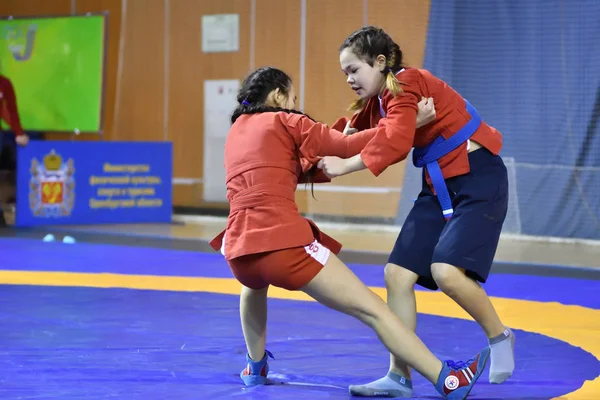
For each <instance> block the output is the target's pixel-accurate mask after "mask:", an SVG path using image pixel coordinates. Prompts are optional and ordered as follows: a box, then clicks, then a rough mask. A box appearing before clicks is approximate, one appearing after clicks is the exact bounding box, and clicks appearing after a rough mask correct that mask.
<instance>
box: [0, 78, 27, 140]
mask: <svg viewBox="0 0 600 400" xmlns="http://www.w3.org/2000/svg"><path fill="white" fill-rule="evenodd" d="M0 120H4V121H5V122H6V123H7V124H8V126H10V127H11V129H12V130H13V132H14V133H15V135H16V138H15V140H16V142H17V144H19V145H21V146H25V145H26V144H27V143H28V142H29V136H27V134H26V133H25V132H24V131H23V128H22V127H21V119H20V118H19V112H18V110H17V96H16V95H15V89H14V87H13V85H12V82H11V81H10V80H9V79H8V78H7V77H5V76H2V75H0ZM0 122H1V121H0Z"/></svg>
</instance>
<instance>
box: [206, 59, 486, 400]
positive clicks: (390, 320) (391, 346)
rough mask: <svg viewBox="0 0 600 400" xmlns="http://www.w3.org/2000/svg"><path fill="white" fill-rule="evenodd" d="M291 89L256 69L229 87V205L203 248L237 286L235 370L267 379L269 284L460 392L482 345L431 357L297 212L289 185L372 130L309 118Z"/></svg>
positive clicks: (336, 247) (249, 378)
mask: <svg viewBox="0 0 600 400" xmlns="http://www.w3.org/2000/svg"><path fill="white" fill-rule="evenodd" d="M294 93H295V92H294V88H293V85H292V81H291V79H290V78H289V76H288V75H286V74H285V73H284V72H283V71H281V70H278V69H275V68H270V67H266V68H260V69H258V70H256V71H254V72H253V73H251V74H250V75H249V76H248V77H247V78H246V79H245V80H244V82H243V84H242V87H241V89H240V91H239V93H238V102H239V106H238V107H237V108H236V110H235V111H234V112H233V114H232V117H231V121H232V126H231V129H230V131H229V133H228V136H227V140H226V143H225V170H226V186H227V199H228V201H229V205H230V212H229V216H228V219H227V227H226V229H225V230H224V231H223V232H221V233H220V234H219V235H218V236H217V237H215V238H214V239H213V240H212V241H211V246H212V247H213V248H214V249H215V250H219V249H220V250H221V252H222V254H223V255H224V257H225V259H226V260H227V262H228V264H229V266H230V268H231V270H232V272H233V275H234V276H235V277H236V279H237V280H238V281H239V282H240V283H241V284H242V285H243V286H242V292H241V295H240V318H241V323H242V331H243V333H244V339H245V341H246V347H247V349H248V353H247V355H246V360H247V366H246V368H245V369H244V370H243V371H242V372H241V373H240V377H241V378H242V380H243V382H244V383H245V384H246V385H248V386H252V385H261V384H265V383H266V382H267V374H268V371H269V366H268V363H267V361H268V357H269V356H272V355H271V354H270V353H269V352H268V351H267V350H266V324H267V291H268V288H269V286H270V285H274V286H277V287H280V288H284V289H287V290H292V291H296V290H299V291H302V292H304V293H306V294H308V295H309V296H310V297H312V298H313V299H315V300H317V301H318V302H320V303H321V304H324V305H325V306H327V307H330V308H332V309H334V310H337V311H340V312H343V313H345V314H348V315H351V316H353V317H355V318H357V319H359V320H360V321H362V322H363V323H365V324H366V325H368V326H369V327H371V328H372V329H373V330H375V332H376V333H377V335H378V337H379V338H380V339H381V341H382V342H383V344H384V345H385V346H386V347H387V349H388V350H389V351H390V352H391V353H392V354H394V356H395V357H397V358H398V359H399V360H404V362H406V363H407V364H408V365H411V367H412V368H414V369H415V370H417V371H419V372H420V373H421V374H423V375H424V376H425V377H426V378H427V379H428V380H429V381H430V382H432V383H433V384H434V385H435V386H436V388H437V390H438V391H439V392H440V394H442V395H443V396H444V397H445V398H448V399H464V398H466V396H467V394H468V393H469V391H470V390H471V388H472V387H473V385H474V383H475V382H476V381H477V379H478V377H479V375H480V374H481V372H482V371H483V368H484V367H485V365H486V362H487V359H488V355H489V348H487V347H486V348H485V349H484V350H483V351H482V352H481V353H478V354H477V355H476V356H475V357H473V358H472V359H470V360H469V361H467V362H465V363H462V362H459V363H455V362H452V361H446V362H442V361H440V360H439V359H438V358H437V357H435V356H434V355H433V354H432V353H431V352H430V351H429V350H428V349H427V347H426V346H425V345H424V344H423V342H421V340H420V339H419V338H418V337H417V336H416V335H415V333H414V332H413V331H412V330H410V329H408V328H407V327H406V326H405V325H404V324H403V323H402V322H401V321H400V319H399V318H398V317H397V316H396V315H395V314H394V313H393V312H392V311H391V310H390V308H389V307H388V306H387V305H386V304H385V302H384V301H383V300H382V299H381V298H380V297H379V296H377V295H376V294H375V293H373V292H372V291H371V290H369V288H368V287H367V286H365V285H364V284H363V283H362V282H361V281H360V280H359V279H358V278H357V277H356V275H354V274H353V273H352V271H351V270H350V269H349V268H348V267H347V266H346V265H345V264H344V263H343V262H342V261H340V259H339V258H338V257H337V256H336V254H337V253H338V252H339V251H340V249H341V244H340V243H338V242H337V241H336V240H335V239H333V238H331V237H329V236H327V235H326V234H324V233H323V232H321V231H320V230H319V228H318V227H317V226H316V225H315V224H314V223H313V222H312V221H309V220H307V219H305V218H304V217H302V216H301V214H300V213H299V211H298V206H297V205H296V202H295V196H294V193H295V191H296V187H297V185H298V183H299V182H300V183H301V182H313V183H314V182H327V181H329V178H327V177H326V176H325V175H323V174H322V173H321V172H320V171H319V170H317V168H316V165H317V163H318V162H319V159H320V157H321V156H325V155H335V156H339V157H352V156H353V155H355V154H359V153H360V151H361V150H362V149H363V148H365V146H366V145H367V143H368V142H369V141H371V140H372V139H373V137H374V136H375V135H376V132H372V131H371V132H370V131H364V132H360V133H354V134H353V135H350V136H346V135H344V134H343V133H342V132H339V131H337V130H335V129H330V128H329V127H327V126H326V125H324V124H322V123H319V122H315V121H314V120H312V119H311V118H310V117H308V116H307V115H305V114H303V113H301V112H299V111H296V110H294V107H295V104H296V96H295V94H294ZM425 103H427V101H426V100H425V101H424V102H423V104H425ZM418 107H419V106H418V105H417V109H418ZM413 119H414V121H412V122H411V126H413V129H414V127H415V121H417V122H416V125H417V126H420V125H421V124H423V123H426V122H427V121H425V122H423V118H421V116H420V115H419V113H417V112H415V113H414V115H413ZM427 120H429V117H428V119H427ZM419 121H420V122H419Z"/></svg>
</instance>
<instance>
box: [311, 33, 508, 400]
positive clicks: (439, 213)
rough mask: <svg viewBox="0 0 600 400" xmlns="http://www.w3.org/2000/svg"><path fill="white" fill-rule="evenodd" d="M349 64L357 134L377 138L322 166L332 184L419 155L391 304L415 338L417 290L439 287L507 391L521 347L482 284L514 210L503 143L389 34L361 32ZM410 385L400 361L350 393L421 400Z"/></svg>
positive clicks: (396, 253) (390, 281) (388, 270)
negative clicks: (427, 100) (484, 341)
mask: <svg viewBox="0 0 600 400" xmlns="http://www.w3.org/2000/svg"><path fill="white" fill-rule="evenodd" d="M340 64H341V68H342V70H343V71H344V72H345V74H346V75H347V82H348V84H349V85H350V86H351V88H352V90H354V91H355V92H356V94H357V95H358V99H357V101H356V102H355V103H354V104H353V105H352V106H351V109H353V110H356V113H355V114H354V115H353V117H352V118H351V120H350V121H347V122H348V125H349V127H351V128H352V129H354V130H357V131H359V132H360V133H364V132H369V131H375V136H374V138H373V140H371V141H370V142H369V143H368V144H367V145H366V146H365V148H364V149H363V150H362V151H361V152H360V154H357V155H356V156H354V157H349V158H343V157H342V158H340V157H335V156H334V157H324V158H323V159H322V160H321V161H320V163H319V166H320V167H321V168H322V169H323V171H324V172H325V174H326V175H327V176H329V177H331V178H333V177H336V176H341V175H345V174H349V173H351V172H354V171H358V170H362V169H367V168H368V169H369V170H370V171H371V172H372V173H373V174H374V175H375V176H377V175H379V174H381V173H382V172H383V171H384V170H385V169H386V168H387V167H388V166H390V165H392V164H394V163H397V162H399V161H402V160H404V159H405V158H406V157H407V156H408V154H409V152H410V151H411V149H413V148H414V150H413V163H414V164H415V166H417V167H423V183H422V190H421V193H420V194H419V196H418V198H417V199H416V200H415V203H414V206H413V208H412V209H411V211H410V213H409V214H408V216H407V218H406V221H405V222H404V224H403V225H402V229H401V232H400V234H399V236H398V239H397V241H396V244H395V245H394V248H393V250H392V252H391V254H390V256H389V260H388V263H387V265H386V266H385V282H386V287H387V293H388V294H387V301H388V304H389V305H390V307H391V308H392V310H394V312H395V313H396V314H397V315H398V316H399V317H400V319H401V320H402V321H403V322H404V323H405V324H406V325H407V326H409V327H410V328H411V329H413V330H414V329H415V328H416V300H415V293H414V285H415V283H417V284H419V285H421V286H423V287H425V288H427V289H431V290H437V289H438V287H439V288H440V289H441V290H442V291H443V292H444V293H445V294H447V295H448V296H449V297H450V298H452V299H453V300H454V301H455V302H456V303H458V304H459V305H460V306H461V307H462V308H463V309H464V310H465V311H466V312H467V313H469V315H471V316H472V317H473V318H474V319H475V321H477V322H478V323H479V325H480V326H481V327H482V328H483V330H484V332H485V334H486V335H487V337H488V339H489V346H490V349H491V356H490V358H491V367H490V371H489V379H490V382H491V383H502V382H503V381H505V380H506V379H508V378H509V377H510V376H511V375H512V373H513V370H514V368H515V363H514V343H515V337H514V334H513V333H512V331H511V330H510V329H509V328H507V327H506V326H505V325H504V324H503V323H502V322H501V320H500V318H499V316H498V314H497V312H496V310H495V309H494V307H493V305H492V303H491V301H490V300H489V298H488V296H487V294H486V292H485V291H484V289H483V288H482V287H481V285H480V284H479V282H482V283H484V282H486V280H487V278H488V274H489V272H490V269H491V267H492V262H493V259H494V255H495V252H496V249H497V246H498V241H499V238H500V232H501V230H502V225H503V223H504V219H505V217H506V213H507V209H508V178H507V171H506V167H505V165H504V163H503V161H502V158H501V157H500V156H499V155H498V153H499V151H500V149H501V147H502V136H501V134H500V133H499V132H498V131H497V130H496V129H494V128H493V127H491V126H490V125H488V124H486V123H485V122H483V121H482V120H481V117H480V116H479V114H478V113H477V111H476V110H475V108H474V107H473V106H472V105H471V104H469V103H468V102H467V101H466V100H465V99H463V98H462V97H461V96H460V94H459V93H457V92H456V91H455V90H454V89H452V88H451V87H450V86H449V85H448V84H447V83H445V82H444V81H442V80H440V79H438V78H437V77H435V76H433V75H432V74H431V73H430V72H429V71H426V70H423V69H416V68H409V67H404V66H403V64H402V51H401V50H400V47H399V46H398V45H397V44H396V43H395V42H394V41H393V40H392V39H391V38H390V37H389V36H388V35H387V34H386V33H385V32H384V31H383V30H382V29H379V28H376V27H372V26H367V27H363V28H361V29H359V30H357V31H355V32H353V33H352V34H351V35H350V36H349V37H348V38H347V39H346V40H345V41H344V43H343V44H342V46H341V48H340ZM422 96H424V97H433V99H434V104H435V109H436V118H435V120H434V121H433V122H431V123H429V124H427V125H425V126H423V127H420V128H418V127H417V129H415V123H414V121H415V116H416V114H417V103H418V101H419V99H421V97H422ZM338 123H340V121H338ZM410 378H411V374H410V369H409V367H408V365H407V364H406V362H405V361H403V360H401V359H399V358H397V357H395V356H393V355H392V357H391V361H390V369H389V372H388V374H387V375H386V376H385V377H383V378H381V379H379V380H377V381H374V382H371V383H368V384H365V385H356V386H351V387H350V392H351V393H352V394H355V395H359V396H381V395H382V394H383V393H385V394H387V395H388V397H411V396H412V383H411V379H410Z"/></svg>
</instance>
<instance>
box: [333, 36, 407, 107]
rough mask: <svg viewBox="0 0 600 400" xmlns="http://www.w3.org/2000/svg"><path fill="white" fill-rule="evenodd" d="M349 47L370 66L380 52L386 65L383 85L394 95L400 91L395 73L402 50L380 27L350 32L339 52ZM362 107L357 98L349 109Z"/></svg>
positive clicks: (362, 103)
mask: <svg viewBox="0 0 600 400" xmlns="http://www.w3.org/2000/svg"><path fill="white" fill-rule="evenodd" d="M347 48H350V49H351V50H352V52H353V53H354V54H356V56H357V57H358V58H360V59H361V60H363V61H364V62H366V63H367V64H369V65H370V66H371V67H372V66H373V64H374V63H375V60H376V59H377V56H378V55H380V54H382V55H384V56H385V58H386V66H385V69H384V70H383V73H384V74H385V75H386V79H385V86H386V87H387V89H388V90H389V91H390V92H391V93H392V94H393V95H394V96H396V95H397V94H398V93H401V92H402V87H401V86H400V83H401V82H399V81H398V79H396V73H397V72H398V70H400V69H402V67H403V64H402V50H400V46H398V45H397V44H396V42H394V41H393V40H392V38H391V37H390V36H389V35H388V34H387V33H385V31H384V30H383V29H381V28H377V27H375V26H364V27H362V28H360V29H358V30H356V31H354V32H352V33H351V34H350V36H348V37H347V38H346V40H344V43H342V45H341V46H340V50H339V51H340V53H341V52H342V51H343V50H344V49H347ZM363 107H364V101H362V100H361V99H358V100H357V101H355V102H354V103H353V104H352V105H351V106H350V109H351V110H360V109H362V108H363Z"/></svg>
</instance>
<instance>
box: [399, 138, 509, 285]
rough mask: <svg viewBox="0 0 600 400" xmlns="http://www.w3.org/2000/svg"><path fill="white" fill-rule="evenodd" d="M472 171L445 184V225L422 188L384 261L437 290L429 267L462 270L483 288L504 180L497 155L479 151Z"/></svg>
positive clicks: (504, 199)
mask: <svg viewBox="0 0 600 400" xmlns="http://www.w3.org/2000/svg"><path fill="white" fill-rule="evenodd" d="M469 163H470V168H471V171H470V172H469V173H468V174H465V175H461V176H457V177H453V178H450V179H446V185H447V186H448V192H449V193H450V197H451V199H452V207H453V208H454V215H453V216H452V218H451V219H450V221H448V222H446V220H445V219H444V216H443V215H442V209H441V207H440V203H439V201H438V199H437V197H436V196H434V195H433V193H432V192H431V190H430V189H429V187H428V185H427V184H426V183H425V174H423V189H422V190H421V193H420V194H419V196H418V198H417V200H416V201H415V203H414V206H413V208H412V210H411V211H410V212H409V214H408V216H407V217H406V221H405V222H404V225H403V226H402V230H401V231H400V234H399V235H398V239H396V244H395V245H394V249H393V250H392V253H391V254H390V257H389V260H388V262H389V263H391V264H396V265H399V266H400V267H403V268H406V269H408V270H410V271H412V272H414V273H416V274H417V275H419V279H418V280H417V284H419V285H421V286H423V287H425V288H427V289H431V290H437V289H438V286H437V284H436V283H435V281H434V280H433V278H432V276H431V264H433V263H447V264H451V265H454V266H455V267H458V268H463V269H465V271H466V274H467V276H469V277H471V278H473V279H475V280H477V281H480V282H483V283H485V281H486V280H487V278H488V275H489V273H490V269H491V268H492V262H493V260H494V256H495V254H496V249H497V248H498V241H499V239H500V232H501V231H502V224H503V223H504V219H505V218H506V212H507V210H508V176H507V172H506V167H505V165H504V162H503V161H502V158H501V157H500V156H495V155H493V154H492V153H490V152H489V151H488V150H487V149H485V148H481V149H478V150H475V151H473V152H471V153H469Z"/></svg>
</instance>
